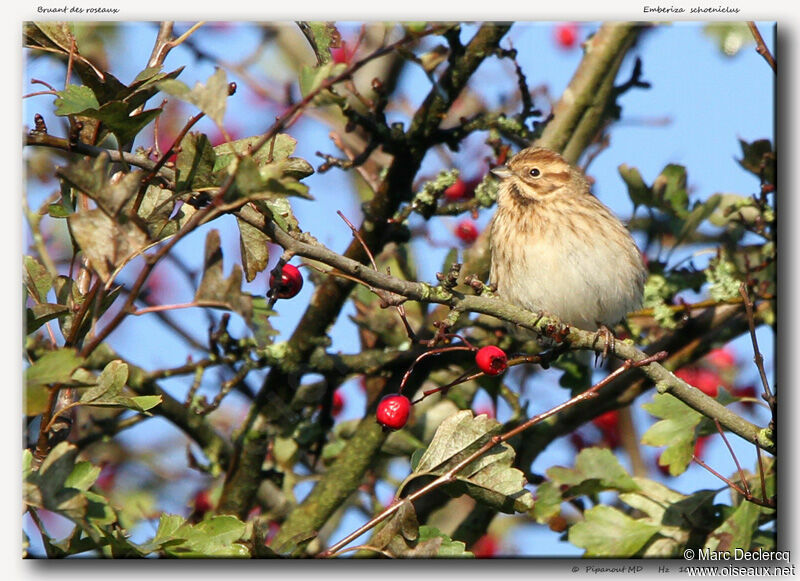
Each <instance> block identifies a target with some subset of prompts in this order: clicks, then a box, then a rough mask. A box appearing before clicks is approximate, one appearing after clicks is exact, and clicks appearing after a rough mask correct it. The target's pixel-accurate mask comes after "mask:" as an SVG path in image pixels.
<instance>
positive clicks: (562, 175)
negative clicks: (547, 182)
mask: <svg viewBox="0 0 800 581" xmlns="http://www.w3.org/2000/svg"><path fill="white" fill-rule="evenodd" d="M546 175H547V177H549V178H555V179H557V180H564V181H566V180H568V179H569V175H570V174H569V172H568V171H558V172H552V173H548V174H546Z"/></svg>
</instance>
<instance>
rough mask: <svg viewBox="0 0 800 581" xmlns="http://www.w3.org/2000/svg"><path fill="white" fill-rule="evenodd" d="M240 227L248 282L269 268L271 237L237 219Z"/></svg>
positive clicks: (240, 242) (241, 246)
mask: <svg viewBox="0 0 800 581" xmlns="http://www.w3.org/2000/svg"><path fill="white" fill-rule="evenodd" d="M236 223H237V224H238V225H239V251H240V252H241V255H242V267H243V268H244V276H245V279H246V280H247V282H252V281H253V279H255V277H256V275H257V274H258V273H259V272H261V271H263V270H264V269H265V268H267V263H268V262H269V237H268V236H267V235H266V234H264V233H263V232H262V231H261V230H259V229H258V228H256V227H255V226H251V225H250V224H248V223H247V222H245V221H243V220H241V219H239V218H237V219H236Z"/></svg>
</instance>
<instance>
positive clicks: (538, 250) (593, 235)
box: [489, 147, 647, 348]
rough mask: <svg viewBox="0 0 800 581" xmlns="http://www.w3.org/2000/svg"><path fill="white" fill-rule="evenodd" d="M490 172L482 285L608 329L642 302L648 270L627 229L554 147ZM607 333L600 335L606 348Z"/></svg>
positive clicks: (540, 309)
mask: <svg viewBox="0 0 800 581" xmlns="http://www.w3.org/2000/svg"><path fill="white" fill-rule="evenodd" d="M491 172H492V173H493V174H494V175H495V176H496V177H498V178H499V179H500V183H499V187H498V195H497V209H496V211H495V214H494V216H493V217H492V220H491V224H490V251H491V269H490V275H489V282H490V283H491V284H492V285H493V286H494V287H495V288H496V294H497V296H499V297H500V298H501V299H504V300H506V301H508V302H510V303H512V304H514V305H517V306H520V307H523V308H526V309H528V310H531V311H533V312H537V313H545V314H548V315H552V316H555V317H557V318H558V319H560V320H561V321H562V322H563V323H565V324H567V325H568V326H570V327H577V328H579V329H583V330H586V331H597V332H605V331H607V332H609V333H611V331H610V328H611V327H613V326H614V325H616V324H617V323H619V322H621V321H622V320H623V319H624V317H625V316H626V315H627V314H628V313H630V312H632V311H634V310H637V309H639V308H640V307H641V304H642V294H643V289H644V284H645V280H646V278H647V269H646V267H645V265H644V261H643V259H642V253H641V251H640V250H639V248H638V247H637V246H636V242H635V241H634V240H633V237H632V236H631V234H630V232H629V231H628V229H627V228H626V227H625V225H624V224H623V223H622V222H621V221H620V220H619V218H617V217H616V216H615V215H614V213H613V212H612V211H611V210H610V209H609V208H608V207H607V206H605V205H604V204H603V203H602V202H601V201H600V200H598V199H597V198H596V197H595V196H594V195H593V194H592V192H591V188H590V184H589V181H588V180H587V179H586V176H585V175H584V174H583V172H582V171H581V170H580V169H578V168H577V167H575V166H573V165H571V164H570V163H569V162H567V160H565V159H564V158H563V157H562V156H561V155H559V154H558V153H557V152H555V151H552V150H550V149H547V148H544V147H528V148H526V149H523V150H521V151H520V152H519V153H517V154H516V155H514V156H513V157H512V158H511V159H510V160H509V161H508V163H507V164H506V165H503V166H499V167H495V168H493V169H492V170H491ZM609 339H611V340H613V333H612V334H611V336H610V337H608V336H607V337H606V348H608V343H609Z"/></svg>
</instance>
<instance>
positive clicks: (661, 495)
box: [619, 477, 693, 559]
mask: <svg viewBox="0 0 800 581" xmlns="http://www.w3.org/2000/svg"><path fill="white" fill-rule="evenodd" d="M634 480H635V481H636V484H637V485H638V486H639V490H637V491H636V492H623V493H621V494H620V495H619V499H620V500H621V501H622V502H624V503H625V504H627V505H628V506H630V507H631V508H633V509H635V510H636V511H638V513H641V514H643V515H644V516H643V517H641V518H640V519H639V520H640V521H642V522H645V523H648V524H652V525H655V526H658V527H659V530H658V533H659V535H660V537H661V538H658V539H655V540H654V541H653V542H652V543H649V544H648V546H647V548H646V549H645V552H644V553H643V555H642V556H644V557H653V558H662V559H669V558H675V557H678V556H679V554H680V550H681V549H682V548H683V547H685V546H686V543H687V542H688V541H689V535H690V533H691V532H693V531H691V530H690V529H689V521H686V520H684V521H681V522H669V520H668V518H667V517H666V516H665V515H666V514H667V513H668V512H669V511H670V510H672V509H673V508H674V507H675V506H676V505H679V504H681V503H683V502H685V500H686V497H685V496H684V495H682V494H680V493H679V492H675V491H674V490H671V489H669V488H667V487H666V486H664V485H663V484H661V483H658V482H654V481H653V480H650V479H647V478H638V477H634Z"/></svg>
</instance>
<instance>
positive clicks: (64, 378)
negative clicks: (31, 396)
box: [25, 347, 84, 387]
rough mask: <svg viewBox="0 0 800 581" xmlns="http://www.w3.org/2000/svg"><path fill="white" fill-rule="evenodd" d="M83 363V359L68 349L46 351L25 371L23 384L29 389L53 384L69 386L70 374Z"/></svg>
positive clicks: (73, 350)
mask: <svg viewBox="0 0 800 581" xmlns="http://www.w3.org/2000/svg"><path fill="white" fill-rule="evenodd" d="M83 362H84V359H83V357H80V356H79V355H78V354H77V353H76V351H75V349H72V348H70V347H65V348H63V349H58V350H57V351H48V352H47V353H45V354H44V355H43V356H42V357H40V358H39V359H37V360H36V361H34V363H33V364H32V365H31V366H30V367H28V369H26V370H25V384H26V385H27V386H29V387H31V386H37V385H50V384H54V383H64V384H69V383H70V380H71V379H72V373H73V372H74V371H75V370H76V369H77V368H78V367H80V366H81V365H83Z"/></svg>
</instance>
